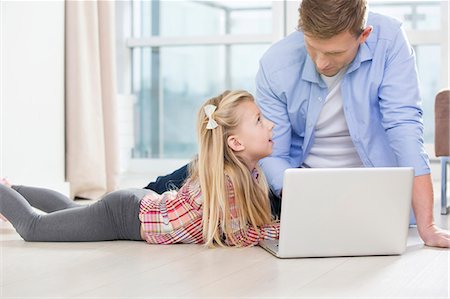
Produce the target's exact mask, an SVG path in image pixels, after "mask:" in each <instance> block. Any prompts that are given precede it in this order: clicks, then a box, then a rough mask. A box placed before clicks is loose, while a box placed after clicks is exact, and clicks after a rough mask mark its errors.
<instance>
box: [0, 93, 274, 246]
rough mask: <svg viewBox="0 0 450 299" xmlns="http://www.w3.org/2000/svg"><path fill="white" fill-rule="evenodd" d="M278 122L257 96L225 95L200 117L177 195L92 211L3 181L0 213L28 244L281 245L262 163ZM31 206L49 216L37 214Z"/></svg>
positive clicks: (117, 202) (129, 194)
mask: <svg viewBox="0 0 450 299" xmlns="http://www.w3.org/2000/svg"><path fill="white" fill-rule="evenodd" d="M272 128H273V123H271V122H269V121H268V120H266V119H264V118H263V117H262V115H261V113H260V111H259V108H258V107H257V106H256V104H255V102H254V99H253V97H252V95H251V94H249V93H248V92H246V91H232V92H230V91H226V92H224V93H223V94H221V95H219V96H218V97H215V98H212V99H210V100H208V101H206V103H204V104H203V106H202V107H201V109H200V111H199V113H198V123H197V133H198V136H199V154H198V159H197V160H196V161H195V163H193V166H192V167H191V171H190V176H189V178H188V179H187V180H186V182H185V183H184V185H183V186H182V187H181V188H180V190H179V191H178V192H175V191H168V192H165V193H163V194H161V195H159V194H157V193H155V192H153V191H151V190H146V189H130V190H120V191H116V192H112V193H109V194H107V195H106V196H105V197H104V198H103V199H102V200H100V201H98V202H96V203H94V204H92V205H89V206H86V205H79V204H76V203H74V202H73V201H71V200H70V199H68V198H67V197H65V196H64V195H62V194H59V193H57V192H54V191H51V190H47V189H41V188H33V187H26V186H14V185H10V184H9V183H8V182H7V181H6V180H3V181H0V213H1V214H3V215H4V216H5V217H6V218H7V219H8V220H9V221H11V223H12V225H13V226H14V228H15V229H16V231H17V232H18V233H19V235H20V236H21V237H22V238H23V239H24V240H26V241H105V240H146V241H147V242H148V243H152V244H173V243H203V244H205V245H206V246H209V247H211V246H214V244H218V245H220V246H225V245H230V246H249V245H255V244H257V243H258V242H259V240H261V239H277V238H278V236H279V223H276V222H274V221H273V219H272V217H271V213H270V204H269V199H268V187H267V183H266V180H265V178H264V175H263V173H262V172H261V170H260V168H259V166H258V160H259V159H261V158H263V157H265V156H267V155H269V154H271V152H272V145H273V142H272V140H271V138H272ZM32 207H35V208H37V209H40V210H42V211H44V212H46V213H47V214H38V213H36V212H35V211H34V210H33V209H32Z"/></svg>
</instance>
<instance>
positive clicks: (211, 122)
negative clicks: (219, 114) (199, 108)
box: [203, 105, 218, 130]
mask: <svg viewBox="0 0 450 299" xmlns="http://www.w3.org/2000/svg"><path fill="white" fill-rule="evenodd" d="M203 109H204V110H205V114H206V116H207V117H208V124H207V125H206V128H207V129H209V130H212V129H215V128H217V126H218V125H217V123H216V121H215V120H214V118H213V117H212V114H213V112H214V111H216V109H217V107H216V106H214V105H206V106H205V107H204V108H203Z"/></svg>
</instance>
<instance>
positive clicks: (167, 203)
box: [139, 180, 280, 246]
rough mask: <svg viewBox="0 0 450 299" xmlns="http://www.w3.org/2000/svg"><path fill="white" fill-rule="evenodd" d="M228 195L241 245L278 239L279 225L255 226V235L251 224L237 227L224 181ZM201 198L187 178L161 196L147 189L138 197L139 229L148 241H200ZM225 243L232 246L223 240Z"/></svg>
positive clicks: (201, 236) (232, 217)
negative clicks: (139, 201)
mask: <svg viewBox="0 0 450 299" xmlns="http://www.w3.org/2000/svg"><path fill="white" fill-rule="evenodd" d="M228 189H229V194H230V198H229V200H230V209H231V210H230V213H231V221H232V223H231V227H232V228H235V230H234V231H233V236H234V238H235V239H236V241H237V242H239V244H241V245H243V246H251V245H256V244H258V242H259V241H260V240H261V239H278V238H279V234H280V224H279V223H273V224H268V225H264V226H261V227H259V228H258V229H259V234H258V232H257V230H255V229H254V228H253V227H252V226H250V225H247V227H246V228H245V229H242V230H241V229H239V227H240V225H239V219H238V217H237V209H236V203H235V197H234V189H233V185H232V184H231V181H230V180H228ZM202 204H203V197H202V195H201V192H200V188H199V185H198V183H196V182H193V181H191V180H188V181H187V182H186V183H185V184H184V185H183V186H182V187H181V189H180V190H179V191H178V192H176V191H168V192H165V193H163V194H161V195H159V194H157V193H155V192H150V193H148V194H147V195H146V196H145V197H144V198H143V199H142V200H141V206H140V212H139V219H140V221H141V230H142V231H143V234H144V236H145V239H146V241H147V242H148V243H150V244H174V243H203V232H202V231H203V226H202ZM225 243H226V244H227V245H234V244H232V243H231V241H228V240H225Z"/></svg>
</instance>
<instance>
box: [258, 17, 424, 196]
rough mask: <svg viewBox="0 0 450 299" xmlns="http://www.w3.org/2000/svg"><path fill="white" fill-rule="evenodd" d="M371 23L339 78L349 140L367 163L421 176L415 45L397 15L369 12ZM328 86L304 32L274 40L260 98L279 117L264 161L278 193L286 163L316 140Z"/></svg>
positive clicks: (264, 63)
mask: <svg viewBox="0 0 450 299" xmlns="http://www.w3.org/2000/svg"><path fill="white" fill-rule="evenodd" d="M367 25H371V26H372V27H373V31H372V33H371V34H370V36H369V37H368V39H367V40H366V42H365V43H363V44H361V45H360V47H359V50H358V52H357V54H356V57H355V58H354V60H353V61H352V62H351V64H350V65H349V67H348V69H347V72H346V74H345V76H344V78H343V80H342V84H341V91H342V97H343V105H344V114H345V118H346V120H347V125H348V128H349V132H350V135H351V138H352V141H353V143H354V145H355V148H356V150H357V152H358V154H359V156H360V158H361V161H362V162H363V163H364V165H365V166H366V167H383V166H385V167H389V166H410V167H414V169H415V174H416V176H417V175H423V174H428V173H430V168H429V159H428V156H427V154H426V152H425V150H424V147H423V120H422V107H421V99H420V95H419V87H418V85H419V84H418V77H417V69H416V64H415V55H414V52H413V50H412V48H411V46H410V45H409V43H408V41H407V39H406V36H405V32H404V30H403V29H402V27H401V23H400V22H399V21H397V20H395V19H392V18H390V17H387V16H383V15H379V14H375V13H369V18H368V22H367ZM327 93H328V91H327V87H326V84H325V83H324V82H323V80H322V79H321V77H320V74H319V73H318V72H317V71H316V68H315V65H314V63H313V61H312V60H311V58H310V57H309V55H308V53H307V51H306V48H305V43H304V39H303V33H302V32H294V33H292V34H290V35H289V36H287V37H286V38H284V39H283V40H281V41H279V42H277V43H276V44H274V45H273V46H272V47H271V48H270V49H269V50H268V51H267V52H266V53H265V54H264V56H263V57H262V58H261V61H260V69H259V71H258V74H257V77H256V100H257V102H258V105H259V107H260V108H261V110H262V113H263V114H264V116H265V117H266V118H268V119H269V120H271V121H272V122H274V123H275V128H274V130H273V136H274V137H273V140H274V142H275V144H274V147H273V153H272V155H271V156H269V157H267V158H264V159H263V160H261V166H262V168H263V170H264V173H265V174H266V176H267V179H268V182H269V184H270V186H271V187H272V189H273V190H274V191H275V192H276V193H277V194H279V193H280V191H281V188H282V184H283V174H284V170H285V169H287V168H293V167H299V166H301V165H302V164H303V161H304V160H305V158H306V156H307V155H308V153H309V151H310V149H311V146H312V144H313V143H314V127H315V124H316V121H317V119H318V116H319V114H320V111H321V109H322V106H323V104H324V101H325V99H326V96H327Z"/></svg>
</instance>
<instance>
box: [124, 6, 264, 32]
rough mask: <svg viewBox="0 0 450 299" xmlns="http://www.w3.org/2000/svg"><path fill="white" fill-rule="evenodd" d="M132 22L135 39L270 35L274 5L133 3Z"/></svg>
mask: <svg viewBox="0 0 450 299" xmlns="http://www.w3.org/2000/svg"><path fill="white" fill-rule="evenodd" d="M133 20H134V22H133V23H134V30H133V33H134V34H133V36H134V37H136V38H139V37H149V36H166V37H168V36H199V35H221V34H230V33H231V34H261V33H264V34H270V33H271V32H272V2H271V1H159V0H152V1H137V0H134V1H133ZM205 24H207V26H205Z"/></svg>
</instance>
